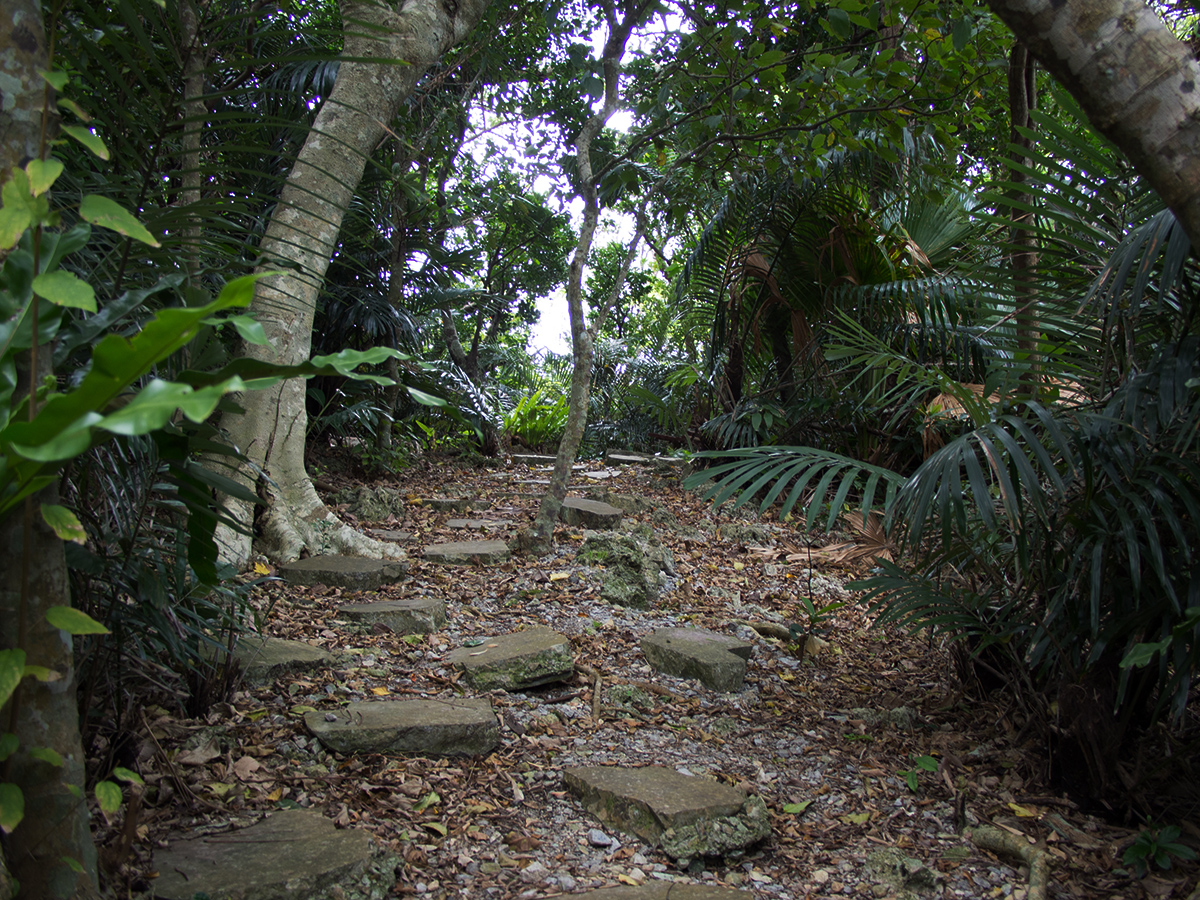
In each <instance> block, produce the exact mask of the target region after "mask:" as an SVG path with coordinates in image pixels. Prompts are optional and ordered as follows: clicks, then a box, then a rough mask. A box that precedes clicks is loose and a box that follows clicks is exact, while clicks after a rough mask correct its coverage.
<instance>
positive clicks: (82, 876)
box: [0, 0, 98, 898]
mask: <svg viewBox="0 0 1200 900" xmlns="http://www.w3.org/2000/svg"><path fill="white" fill-rule="evenodd" d="M0 22H3V23H4V28H0V59H2V61H3V69H4V71H5V73H6V83H5V85H4V104H3V106H2V108H0V180H6V179H7V178H8V175H9V173H10V172H11V170H12V169H13V167H14V166H17V165H20V164H22V163H23V162H24V161H25V160H27V159H32V158H37V157H39V156H42V155H43V153H44V148H45V147H48V146H49V142H50V140H51V139H52V138H53V137H54V135H55V133H56V132H57V125H58V120H57V116H55V115H54V112H53V110H54V97H53V94H52V93H51V92H50V91H48V90H47V88H46V82H45V81H44V80H43V79H42V77H41V76H40V75H39V74H38V71H39V70H45V69H47V68H49V62H48V54H47V49H46V35H45V29H44V27H43V24H42V10H41V5H40V4H39V3H38V2H37V0H0ZM43 115H46V116H47V117H48V119H47V121H45V122H43ZM51 358H52V352H51V348H50V347H49V346H43V347H39V348H37V352H36V353H32V354H28V355H25V356H23V358H21V359H19V360H18V367H19V368H20V369H21V370H22V371H21V372H20V381H21V383H22V385H23V389H24V390H26V391H27V390H28V389H29V384H30V381H31V380H32V381H33V382H34V383H37V382H40V381H41V378H42V377H43V376H46V375H49V374H51V371H52V370H51ZM35 370H36V372H37V375H38V377H37V378H34V379H31V378H30V373H31V372H33V371H35ZM21 389H22V388H21V387H18V392H19V391H20V390H21ZM57 497H58V491H57V490H56V489H55V488H53V487H51V488H48V489H46V490H45V491H42V492H40V493H39V494H37V495H36V496H35V497H33V498H31V499H29V500H27V501H26V503H25V507H24V510H23V514H21V513H13V514H11V515H9V516H8V517H7V518H5V519H4V520H3V521H0V571H2V572H3V573H4V577H3V580H2V581H0V649H5V650H7V649H12V648H17V647H19V648H21V649H23V650H24V651H25V654H26V657H25V662H26V664H27V665H36V666H44V667H46V668H47V669H50V670H51V671H53V672H55V673H56V674H57V675H58V676H59V677H58V678H57V679H56V680H54V681H48V682H39V681H34V680H33V679H30V678H27V679H25V680H24V681H23V682H22V683H21V684H20V686H19V687H18V688H17V691H16V692H15V693H14V694H13V697H12V699H11V700H10V701H9V703H8V704H7V705H6V706H5V708H4V709H3V711H2V712H0V732H2V731H8V732H12V733H15V734H16V735H17V739H18V740H19V742H20V743H19V746H18V751H17V752H16V753H15V754H14V755H13V756H11V757H9V759H8V760H7V761H6V763H5V765H4V767H3V769H2V771H0V780H3V781H11V782H13V783H15V784H16V785H17V786H18V787H20V788H21V791H22V793H23V794H24V797H25V818H24V819H23V820H22V821H21V823H20V824H19V825H18V826H17V827H16V828H15V829H14V830H13V832H12V833H11V834H9V835H7V836H5V838H4V845H3V846H4V855H5V856H6V857H7V860H8V864H9V866H10V868H11V869H12V873H13V875H14V876H15V877H16V878H17V879H18V880H19V881H20V883H21V896H23V897H39V898H41V897H45V898H68V897H70V898H74V897H91V896H94V895H96V894H97V893H98V883H97V876H96V847H95V844H94V843H93V842H92V834H91V829H90V827H89V824H88V810H87V804H86V803H85V802H84V800H83V784H84V756H83V744H82V742H81V741H80V737H79V708H78V704H77V701H76V698H75V666H74V659H73V655H72V646H71V637H70V635H67V634H66V633H64V632H62V631H60V630H59V629H57V628H54V627H52V626H51V625H50V623H49V622H47V621H46V612H47V610H49V609H50V607H52V606H69V605H70V604H71V594H70V589H69V585H68V582H67V562H66V558H65V556H64V554H63V544H62V541H61V540H60V539H59V538H58V537H57V536H56V535H55V534H54V532H53V531H51V530H50V528H49V527H48V526H47V525H46V523H45V522H44V521H43V520H42V517H41V515H39V514H38V508H39V506H40V505H41V504H42V503H53V502H55V501H56V500H57ZM35 747H45V748H49V749H51V750H53V751H55V752H57V753H58V754H59V756H61V757H62V759H63V765H62V767H61V768H60V767H55V766H51V765H48V764H47V763H45V762H42V761H40V760H37V759H34V758H33V757H31V756H30V755H29V753H28V751H29V750H30V749H32V748H35ZM64 858H70V859H72V860H74V861H76V862H77V863H79V864H80V865H81V867H82V871H80V872H76V871H75V870H73V869H72V868H70V867H69V866H68V865H67V864H66V863H65V862H64Z"/></svg>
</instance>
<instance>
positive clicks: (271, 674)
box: [233, 635, 335, 684]
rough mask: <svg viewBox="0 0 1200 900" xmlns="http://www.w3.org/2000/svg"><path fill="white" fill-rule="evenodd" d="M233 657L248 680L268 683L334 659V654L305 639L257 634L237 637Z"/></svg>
mask: <svg viewBox="0 0 1200 900" xmlns="http://www.w3.org/2000/svg"><path fill="white" fill-rule="evenodd" d="M233 658H234V659H235V660H237V662H238V664H239V665H240V666H241V667H242V673H243V675H244V677H245V679H246V682H247V683H248V684H268V683H270V682H272V681H274V680H275V679H277V678H281V677H283V676H284V675H288V674H291V673H294V672H307V671H309V670H311V669H319V668H322V667H324V666H328V665H331V664H332V663H333V662H334V661H335V658H334V656H333V655H332V654H330V653H327V652H326V651H324V650H322V649H321V648H320V647H314V646H313V645H312V644H306V643H305V642H304V641H286V640H284V639H283V638H277V637H257V636H254V635H242V636H241V637H239V638H238V641H237V644H236V645H235V646H234V648H233Z"/></svg>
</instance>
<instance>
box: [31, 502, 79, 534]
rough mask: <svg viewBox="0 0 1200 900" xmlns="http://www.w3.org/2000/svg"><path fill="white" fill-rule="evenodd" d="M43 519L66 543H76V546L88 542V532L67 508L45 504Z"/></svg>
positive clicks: (43, 505) (43, 506)
mask: <svg viewBox="0 0 1200 900" xmlns="http://www.w3.org/2000/svg"><path fill="white" fill-rule="evenodd" d="M42 518H43V519H45V520H46V524H47V525H49V526H50V527H51V528H52V529H53V530H54V533H55V534H57V535H58V536H59V537H60V538H62V539H63V540H64V541H74V542H75V543H76V544H83V543H86V542H87V532H86V531H84V530H83V524H82V523H81V522H80V521H79V517H78V516H77V515H75V513H73V512H71V510H69V509H67V508H66V507H65V506H57V505H55V504H53V503H43V504H42Z"/></svg>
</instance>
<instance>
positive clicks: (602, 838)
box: [588, 828, 612, 847]
mask: <svg viewBox="0 0 1200 900" xmlns="http://www.w3.org/2000/svg"><path fill="white" fill-rule="evenodd" d="M588 843H589V844H591V845H592V846H593V847H607V846H608V845H609V844H611V843H612V838H610V837H609V836H608V835H607V834H605V833H604V832H603V831H601V830H600V829H599V828H592V829H589V830H588Z"/></svg>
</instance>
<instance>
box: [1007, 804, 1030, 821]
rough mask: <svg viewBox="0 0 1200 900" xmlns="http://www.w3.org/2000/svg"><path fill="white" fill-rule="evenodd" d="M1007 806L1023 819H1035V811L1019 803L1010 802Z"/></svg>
mask: <svg viewBox="0 0 1200 900" xmlns="http://www.w3.org/2000/svg"><path fill="white" fill-rule="evenodd" d="M1008 808H1009V809H1011V810H1012V811H1013V812H1015V813H1016V814H1017V815H1018V816H1020V817H1021V818H1024V819H1036V818H1037V811H1036V810H1032V809H1029V808H1027V807H1024V806H1021V805H1020V804H1019V803H1010V804H1008Z"/></svg>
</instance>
